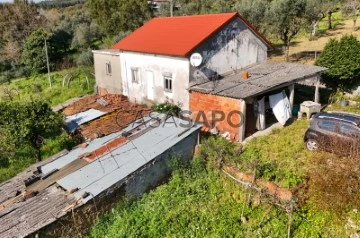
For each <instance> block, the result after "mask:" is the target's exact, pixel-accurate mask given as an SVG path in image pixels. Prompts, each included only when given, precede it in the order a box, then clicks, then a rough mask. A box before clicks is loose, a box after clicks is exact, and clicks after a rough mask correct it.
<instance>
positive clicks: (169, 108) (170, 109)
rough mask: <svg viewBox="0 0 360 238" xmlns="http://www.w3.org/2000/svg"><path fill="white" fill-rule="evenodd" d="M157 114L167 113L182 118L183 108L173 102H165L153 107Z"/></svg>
mask: <svg viewBox="0 0 360 238" xmlns="http://www.w3.org/2000/svg"><path fill="white" fill-rule="evenodd" d="M153 110H154V111H156V112H161V113H166V114H168V115H173V116H180V112H181V108H180V107H179V106H178V105H175V104H173V103H171V102H164V103H160V104H156V105H154V106H153Z"/></svg>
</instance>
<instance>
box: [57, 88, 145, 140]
mask: <svg viewBox="0 0 360 238" xmlns="http://www.w3.org/2000/svg"><path fill="white" fill-rule="evenodd" d="M89 110H91V111H90V112H91V115H93V112H97V111H100V112H102V114H104V115H102V116H101V117H99V118H96V119H94V118H93V117H92V118H91V119H92V120H89V121H86V122H84V123H82V124H81V125H80V126H77V125H75V127H76V129H77V130H76V133H78V134H79V135H80V136H81V137H82V138H84V139H85V140H92V139H95V138H98V137H101V136H106V135H109V134H112V133H115V132H118V131H120V130H122V129H124V128H125V127H126V126H127V125H128V124H129V123H131V122H132V121H134V120H136V119H138V118H139V117H141V116H147V115H148V114H149V112H150V110H151V109H150V108H149V107H146V106H144V105H137V104H134V103H131V102H129V100H128V99H127V97H125V96H122V95H115V94H107V95H105V96H99V95H87V96H84V97H82V98H81V99H79V100H77V101H76V102H74V103H73V104H71V105H68V106H66V107H64V108H63V109H62V113H63V114H64V115H65V116H66V117H67V118H73V117H75V115H80V116H81V115H83V114H84V113H85V114H86V112H89ZM105 114H106V115H105ZM71 129H73V127H71Z"/></svg>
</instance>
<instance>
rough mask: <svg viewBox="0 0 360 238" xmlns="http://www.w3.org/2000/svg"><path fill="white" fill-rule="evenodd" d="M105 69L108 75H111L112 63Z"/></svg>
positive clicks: (107, 64)
mask: <svg viewBox="0 0 360 238" xmlns="http://www.w3.org/2000/svg"><path fill="white" fill-rule="evenodd" d="M105 69H106V74H108V75H111V63H110V62H106V63H105Z"/></svg>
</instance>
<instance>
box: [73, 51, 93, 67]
mask: <svg viewBox="0 0 360 238" xmlns="http://www.w3.org/2000/svg"><path fill="white" fill-rule="evenodd" d="M76 63H77V65H83V66H90V65H93V63H94V57H93V53H92V51H91V49H90V48H89V49H87V50H84V51H83V52H81V54H80V55H79V57H78V58H77V61H76Z"/></svg>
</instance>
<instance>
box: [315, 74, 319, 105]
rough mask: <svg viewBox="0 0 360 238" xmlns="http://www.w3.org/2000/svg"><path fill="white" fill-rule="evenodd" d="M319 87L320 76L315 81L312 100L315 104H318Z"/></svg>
mask: <svg viewBox="0 0 360 238" xmlns="http://www.w3.org/2000/svg"><path fill="white" fill-rule="evenodd" d="M319 87H320V76H319V75H318V76H317V79H316V84H315V99H314V101H315V102H316V103H320V90H319Z"/></svg>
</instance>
